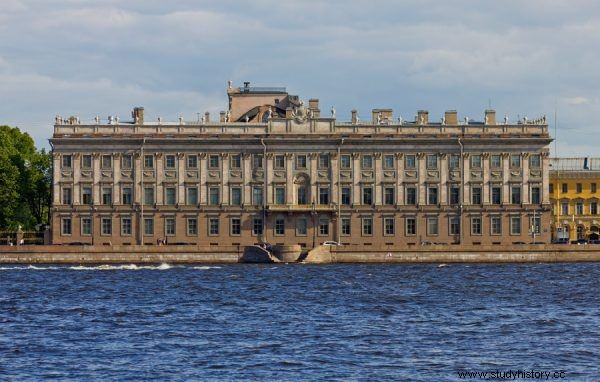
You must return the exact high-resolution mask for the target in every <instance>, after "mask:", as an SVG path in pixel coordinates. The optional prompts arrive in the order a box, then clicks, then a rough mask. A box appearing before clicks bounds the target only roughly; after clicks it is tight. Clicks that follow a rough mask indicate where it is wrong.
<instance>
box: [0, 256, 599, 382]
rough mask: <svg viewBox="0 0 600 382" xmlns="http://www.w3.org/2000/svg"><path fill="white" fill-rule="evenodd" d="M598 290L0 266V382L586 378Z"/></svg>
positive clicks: (579, 272)
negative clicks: (470, 374)
mask: <svg viewBox="0 0 600 382" xmlns="http://www.w3.org/2000/svg"><path fill="white" fill-rule="evenodd" d="M599 280H600V264H526V265H448V266H443V267H439V266H438V265H410V266H409V265H327V266H311V265H219V266H196V267H192V266H188V267H175V266H168V265H161V266H153V267H135V266H125V267H111V266H102V267H53V266H38V267H31V266H29V267H28V266H0V377H1V378H0V380H8V381H32V380H46V379H48V380H49V379H52V380H81V381H90V380H98V381H105V380H119V381H127V380H130V381H139V380H143V381H150V380H155V381H165V380H175V381H178V380H179V381H184V380H186V381H187V380H215V381H223V380H268V381H271V380H290V381H298V380H377V381H380V380H423V381H432V380H459V377H458V374H457V372H458V371H463V370H464V371H489V372H491V371H495V370H499V371H501V372H504V371H508V370H515V371H516V370H535V371H550V372H555V371H563V372H564V373H565V374H564V375H565V376H566V377H567V378H566V379H563V380H594V381H598V380H600V369H599V364H600V297H599V295H600V282H599ZM538 380H539V379H538Z"/></svg>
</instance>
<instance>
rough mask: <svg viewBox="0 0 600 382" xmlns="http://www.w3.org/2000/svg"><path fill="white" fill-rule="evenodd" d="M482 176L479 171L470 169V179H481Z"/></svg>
mask: <svg viewBox="0 0 600 382" xmlns="http://www.w3.org/2000/svg"><path fill="white" fill-rule="evenodd" d="M482 178H483V174H482V172H481V171H471V179H474V180H481V179H482Z"/></svg>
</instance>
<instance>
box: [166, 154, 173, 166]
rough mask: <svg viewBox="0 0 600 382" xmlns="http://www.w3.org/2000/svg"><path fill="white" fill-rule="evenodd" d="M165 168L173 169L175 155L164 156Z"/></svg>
mask: <svg viewBox="0 0 600 382" xmlns="http://www.w3.org/2000/svg"><path fill="white" fill-rule="evenodd" d="M165 168H168V169H174V168H175V155H165Z"/></svg>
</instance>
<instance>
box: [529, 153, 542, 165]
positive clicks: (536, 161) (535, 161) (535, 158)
mask: <svg viewBox="0 0 600 382" xmlns="http://www.w3.org/2000/svg"><path fill="white" fill-rule="evenodd" d="M529 167H531V168H541V167H542V160H541V156H540V155H539V154H533V155H530V156H529Z"/></svg>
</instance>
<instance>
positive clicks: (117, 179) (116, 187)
mask: <svg viewBox="0 0 600 382" xmlns="http://www.w3.org/2000/svg"><path fill="white" fill-rule="evenodd" d="M112 158H113V160H112V162H113V170H112V171H113V204H115V205H119V204H121V202H122V201H121V153H114V154H113V156H112Z"/></svg>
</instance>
